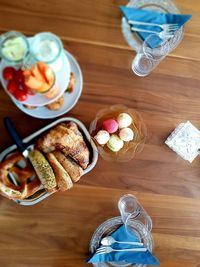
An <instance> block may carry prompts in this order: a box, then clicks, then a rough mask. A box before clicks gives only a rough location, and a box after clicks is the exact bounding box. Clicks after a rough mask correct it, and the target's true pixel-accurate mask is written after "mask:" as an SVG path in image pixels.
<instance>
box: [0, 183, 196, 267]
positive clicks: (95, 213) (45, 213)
mask: <svg viewBox="0 0 200 267" xmlns="http://www.w3.org/2000/svg"><path fill="white" fill-rule="evenodd" d="M128 192H129V193H134V194H135V195H136V196H137V197H138V199H139V201H140V202H141V204H142V205H143V206H144V208H145V209H146V210H147V212H148V213H149V214H150V215H151V216H152V218H153V222H154V230H153V236H154V239H155V242H156V244H157V245H156V247H155V254H156V256H157V257H158V258H159V259H160V261H161V263H162V265H163V266H167V264H168V266H173V267H180V266H182V265H183V264H187V266H191V267H192V266H196V267H197V266H198V263H199V260H200V256H199V255H200V254H199V251H200V246H199V240H200V230H199V227H198V225H197V220H199V219H200V201H199V200H192V199H187V198H182V197H173V198H171V197H169V196H164V195H154V194H145V193H137V192H133V191H129V190H114V189H107V188H101V187H99V188H96V187H87V186H80V185H78V186H75V187H74V188H73V189H72V190H70V191H68V192H65V193H56V194H54V195H53V196H51V197H49V198H48V199H46V200H45V201H43V202H41V203H40V204H38V205H36V206H33V207H28V208H27V207H22V206H17V205H16V204H15V203H12V202H11V201H9V200H6V199H5V198H3V197H0V208H1V220H0V228H1V243H0V257H1V264H2V266H5V267H10V266H34V265H35V266H41V267H44V266H45V267H46V266H87V265H86V264H85V263H84V260H85V259H86V258H87V256H88V244H89V240H90V238H91V235H92V233H93V231H94V230H95V228H96V227H97V226H98V225H99V224H101V223H102V222H103V221H104V220H106V219H108V218H111V217H113V216H118V214H119V211H118V210H117V201H118V199H119V197H120V196H121V195H123V194H125V193H128ZM86 196H87V197H86ZM80 214H81V216H80ZM22 218H23V219H22ZM194 219H195V220H196V224H195V221H194ZM167 222H168V223H167ZM183 228H184V231H183ZM168 231H169V232H168ZM22 249H23V253H22ZM166 251H167V256H166ZM10 252H12V253H10ZM7 255H9V261H8V260H7V259H8V256H7Z"/></svg>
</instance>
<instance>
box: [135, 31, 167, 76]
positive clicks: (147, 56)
mask: <svg viewBox="0 0 200 267" xmlns="http://www.w3.org/2000/svg"><path fill="white" fill-rule="evenodd" d="M156 39H158V36H157V35H156V34H151V35H149V36H148V37H147V38H146V39H145V41H144V42H143V44H142V46H141V48H140V50H139V52H138V53H137V55H136V57H135V58H134V60H133V62H132V70H133V72H134V73H135V74H137V75H138V76H146V75H148V74H149V73H150V72H151V71H152V70H153V69H155V67H156V66H157V65H158V64H159V63H160V62H161V61H162V60H163V59H164V58H165V57H166V55H167V54H168V53H169V51H170V43H169V41H168V40H164V41H163V42H162V43H160V45H159V46H158V47H156V48H152V47H151V46H150V45H149V44H151V43H153V42H154V41H155V40H156Z"/></svg>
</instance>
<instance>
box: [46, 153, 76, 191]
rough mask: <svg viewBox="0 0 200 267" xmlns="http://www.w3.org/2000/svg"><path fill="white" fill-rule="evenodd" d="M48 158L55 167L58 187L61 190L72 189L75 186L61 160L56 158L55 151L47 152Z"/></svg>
mask: <svg viewBox="0 0 200 267" xmlns="http://www.w3.org/2000/svg"><path fill="white" fill-rule="evenodd" d="M47 159H48V161H49V163H50V165H51V166H52V168H53V171H54V174H55V176H56V181H57V184H58V188H59V189H60V190H61V191H65V190H67V189H70V188H71V187H72V186H73V183H72V180H71V178H70V176H69V174H68V173H67V172H66V170H65V169H64V168H63V166H62V165H61V164H60V162H59V161H58V160H57V159H56V157H55V156H54V154H53V153H47Z"/></svg>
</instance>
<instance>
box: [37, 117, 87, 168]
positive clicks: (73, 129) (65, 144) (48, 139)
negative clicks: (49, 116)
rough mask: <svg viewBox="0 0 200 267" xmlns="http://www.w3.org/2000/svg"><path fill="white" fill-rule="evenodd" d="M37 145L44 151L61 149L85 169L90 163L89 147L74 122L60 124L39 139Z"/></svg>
mask: <svg viewBox="0 0 200 267" xmlns="http://www.w3.org/2000/svg"><path fill="white" fill-rule="evenodd" d="M36 147H37V148H38V149H39V150H41V151H42V152H44V153H49V152H53V151H55V150H58V151H61V152H62V153H63V154H64V155H65V156H66V157H67V156H70V157H71V158H73V159H74V161H76V162H77V163H78V164H79V165H80V166H81V167H82V168H83V169H86V168H87V166H88V164H89V154H90V153H89V150H88V147H87V145H86V143H85V141H84V139H83V136H82V134H81V132H80V131H79V129H78V127H77V125H76V124H75V123H74V122H69V123H60V124H58V125H57V126H55V127H54V128H52V129H51V130H50V131H49V132H48V133H46V134H45V135H44V136H42V137H41V138H40V139H39V140H38V141H37V143H36Z"/></svg>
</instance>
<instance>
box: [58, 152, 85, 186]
mask: <svg viewBox="0 0 200 267" xmlns="http://www.w3.org/2000/svg"><path fill="white" fill-rule="evenodd" d="M53 154H54V156H55V157H56V159H57V160H58V161H59V162H60V164H61V165H62V167H63V168H64V169H65V170H66V171H67V173H68V174H69V176H70V177H71V179H72V181H73V182H77V181H78V180H79V179H80V178H81V175H82V174H83V169H82V168H81V167H80V166H79V165H78V164H77V163H76V162H75V161H73V160H72V159H71V158H70V157H65V155H64V154H63V153H62V152H60V151H54V152H53Z"/></svg>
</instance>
